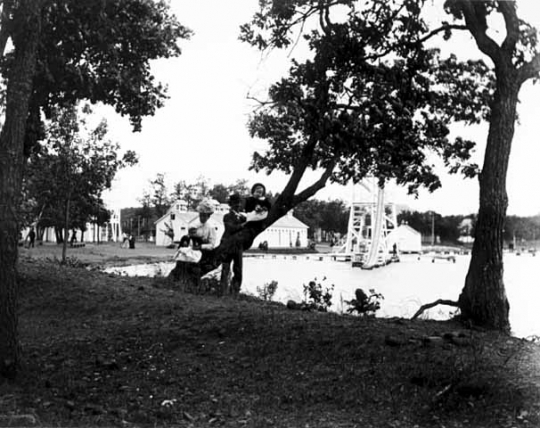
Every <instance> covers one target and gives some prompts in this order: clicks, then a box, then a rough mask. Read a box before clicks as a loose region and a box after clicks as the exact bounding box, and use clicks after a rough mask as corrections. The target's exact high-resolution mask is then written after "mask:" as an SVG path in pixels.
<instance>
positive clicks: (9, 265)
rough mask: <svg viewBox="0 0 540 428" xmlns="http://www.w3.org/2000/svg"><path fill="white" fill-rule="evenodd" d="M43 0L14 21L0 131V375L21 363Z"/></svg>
mask: <svg viewBox="0 0 540 428" xmlns="http://www.w3.org/2000/svg"><path fill="white" fill-rule="evenodd" d="M40 10H41V1H39V0H22V1H21V2H20V3H19V6H18V10H17V11H16V18H15V23H14V27H15V28H16V30H15V31H16V33H15V34H14V45H15V58H14V62H13V65H12V68H11V70H10V74H9V80H8V84H7V99H6V117H5V123H4V126H3V128H2V131H1V133H0V376H2V377H8V378H12V377H14V376H15V375H16V373H17V368H18V365H19V352H18V337H17V294H18V293H17V266H16V263H17V256H18V248H17V241H18V236H19V224H18V216H17V210H18V207H19V202H20V195H21V186H22V176H23V167H24V155H23V147H24V136H25V130H26V119H27V117H28V105H29V99H30V95H31V92H32V80H33V76H34V70H35V63H36V53H37V46H38V40H39V35H40Z"/></svg>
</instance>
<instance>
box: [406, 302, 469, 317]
mask: <svg viewBox="0 0 540 428" xmlns="http://www.w3.org/2000/svg"><path fill="white" fill-rule="evenodd" d="M437 305H446V306H453V307H455V308H459V304H458V302H454V301H453V300H445V299H439V300H435V301H434V302H432V303H426V304H425V305H422V306H420V309H418V311H416V313H415V314H414V315H413V316H412V318H411V319H412V320H415V319H416V318H418V317H419V316H420V315H422V314H423V313H424V311H426V310H427V309H431V308H433V307H435V306H437Z"/></svg>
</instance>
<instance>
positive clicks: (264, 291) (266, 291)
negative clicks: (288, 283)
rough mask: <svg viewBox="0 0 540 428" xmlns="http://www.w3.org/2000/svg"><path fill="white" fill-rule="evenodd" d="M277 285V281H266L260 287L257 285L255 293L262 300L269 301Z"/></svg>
mask: <svg viewBox="0 0 540 428" xmlns="http://www.w3.org/2000/svg"><path fill="white" fill-rule="evenodd" d="M277 287H278V282H277V281H270V282H266V283H264V285H263V286H262V287H259V286H257V294H258V295H259V297H260V298H261V299H263V300H264V301H270V300H272V298H273V297H274V294H276V291H277Z"/></svg>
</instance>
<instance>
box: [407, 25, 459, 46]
mask: <svg viewBox="0 0 540 428" xmlns="http://www.w3.org/2000/svg"><path fill="white" fill-rule="evenodd" d="M467 29H468V27H467V26H466V25H450V24H446V25H443V26H442V27H439V28H436V29H435V30H433V31H430V32H429V33H428V34H426V35H425V36H424V37H422V38H421V39H418V40H417V41H416V42H417V43H424V42H426V41H428V40H429V39H431V38H432V37H433V36H436V35H437V34H439V33H440V32H442V31H446V30H467Z"/></svg>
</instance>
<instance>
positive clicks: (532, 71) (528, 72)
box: [517, 53, 540, 85]
mask: <svg viewBox="0 0 540 428" xmlns="http://www.w3.org/2000/svg"><path fill="white" fill-rule="evenodd" d="M517 73H518V82H519V84H520V85H521V84H522V83H523V82H525V81H526V80H528V79H532V78H534V77H539V73H540V53H537V54H536V55H535V57H534V58H533V59H532V60H531V61H530V62H528V63H526V64H523V65H522V66H521V67H520V68H519V69H518V72H517Z"/></svg>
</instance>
